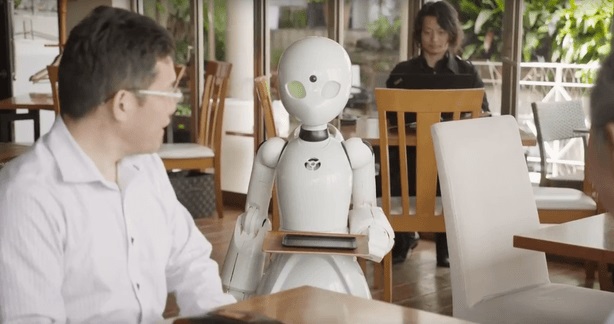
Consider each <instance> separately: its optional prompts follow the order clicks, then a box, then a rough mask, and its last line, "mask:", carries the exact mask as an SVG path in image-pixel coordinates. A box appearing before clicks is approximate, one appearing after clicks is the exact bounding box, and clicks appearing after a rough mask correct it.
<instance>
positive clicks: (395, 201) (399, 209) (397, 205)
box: [377, 196, 443, 216]
mask: <svg viewBox="0 0 614 324" xmlns="http://www.w3.org/2000/svg"><path fill="white" fill-rule="evenodd" d="M377 205H378V206H381V205H382V200H381V198H377ZM409 205H410V207H409V214H410V215H415V214H416V197H415V196H410V197H409ZM390 212H391V213H392V214H395V215H398V214H402V213H403V206H402V203H401V197H390ZM435 215H437V216H442V215H443V207H442V204H441V197H436V198H435Z"/></svg>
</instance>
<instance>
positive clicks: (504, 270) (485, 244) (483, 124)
mask: <svg viewBox="0 0 614 324" xmlns="http://www.w3.org/2000/svg"><path fill="white" fill-rule="evenodd" d="M432 134H433V144H434V146H435V156H436V160H437V168H438V171H439V180H440V185H441V193H442V200H443V208H444V217H445V223H446V232H447V234H448V246H449V253H450V265H451V269H450V273H451V281H452V299H453V315H454V317H458V318H462V319H465V320H470V321H475V322H478V323H603V322H604V321H605V320H606V318H607V316H608V314H609V312H610V311H611V310H612V309H614V294H612V293H609V292H603V291H599V290H592V289H588V288H583V287H576V286H571V285H563V284H554V283H551V282H550V280H549V277H548V269H547V267H546V258H545V255H544V253H541V252H534V251H527V250H522V249H517V248H514V247H513V245H512V236H513V234H516V233H522V232H527V231H530V230H532V229H535V228H537V227H539V226H540V224H539V218H538V214H537V207H536V204H535V198H534V196H533V190H532V188H531V183H530V181H529V177H528V170H527V166H526V162H525V160H524V152H523V149H522V144H521V141H520V136H519V133H518V125H517V122H516V120H515V119H514V118H513V117H511V116H500V117H492V118H478V119H473V120H462V121H453V122H446V123H438V124H435V125H433V127H432Z"/></svg>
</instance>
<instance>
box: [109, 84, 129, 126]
mask: <svg viewBox="0 0 614 324" xmlns="http://www.w3.org/2000/svg"><path fill="white" fill-rule="evenodd" d="M131 99H132V97H131V94H130V92H128V91H126V90H119V91H117V92H116V93H115V95H114V96H113V99H112V100H111V102H112V103H111V106H112V107H111V112H112V115H113V117H114V118H115V120H117V121H124V120H126V119H127V118H128V116H129V115H130V114H129V113H130V108H131V107H132V104H131V102H132V100H131Z"/></svg>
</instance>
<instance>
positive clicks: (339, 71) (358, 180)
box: [222, 37, 394, 300]
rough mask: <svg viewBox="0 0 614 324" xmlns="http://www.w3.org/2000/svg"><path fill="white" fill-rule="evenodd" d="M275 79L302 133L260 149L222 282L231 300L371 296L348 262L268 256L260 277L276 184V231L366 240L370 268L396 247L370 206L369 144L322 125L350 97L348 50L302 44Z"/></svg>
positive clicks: (325, 42)
mask: <svg viewBox="0 0 614 324" xmlns="http://www.w3.org/2000/svg"><path fill="white" fill-rule="evenodd" d="M279 82H280V89H279V90H280V93H281V100H282V103H283V105H284V107H285V108H286V110H287V111H288V113H290V115H292V116H294V117H296V118H297V119H298V120H299V121H300V122H301V126H300V127H298V128H297V130H296V131H295V132H294V133H295V135H294V136H291V138H290V139H288V140H285V139H282V138H278V137H276V138H271V139H269V140H267V141H265V142H264V143H263V144H262V145H261V146H260V148H259V149H258V153H257V155H256V158H255V160H254V166H253V169H252V173H251V179H250V183H249V188H248V192H247V203H246V207H245V212H244V213H243V214H241V215H240V216H239V218H238V220H237V224H236V226H235V231H234V234H233V238H232V240H231V242H230V246H229V248H228V252H227V255H226V259H225V262H224V265H223V268H222V282H223V285H224V287H225V289H227V290H228V291H229V292H230V293H231V294H233V295H234V296H235V297H236V298H237V299H238V300H243V299H245V298H248V297H250V296H251V295H253V294H257V295H263V294H270V293H274V292H277V291H281V290H286V289H290V288H294V287H298V286H302V285H311V286H316V287H320V288H324V289H328V290H333V291H337V292H342V293H348V294H352V295H355V296H360V297H365V298H370V297H371V293H370V290H369V287H368V285H367V281H366V278H365V276H364V274H363V272H362V270H361V268H360V266H359V264H358V262H357V260H356V257H354V256H347V255H330V254H275V255H273V257H272V258H271V260H270V263H269V264H268V267H267V269H266V271H264V273H263V270H264V269H263V267H264V260H265V254H264V253H263V252H262V244H263V240H264V237H265V235H266V233H267V232H268V231H269V230H270V229H271V224H270V221H269V219H268V207H269V201H270V198H271V191H272V187H273V181H276V184H277V193H278V198H279V199H278V200H279V208H280V215H281V216H280V230H281V231H301V232H318V233H344V234H347V233H351V234H365V235H367V236H368V242H369V244H368V246H369V256H368V257H367V258H368V259H370V260H373V261H376V262H379V261H380V260H381V259H382V258H383V257H384V255H385V254H386V253H388V251H390V249H391V248H392V245H393V243H394V232H393V230H392V227H391V226H390V223H389V222H388V219H387V218H386V215H384V212H383V211H382V209H381V208H379V207H378V206H377V204H376V198H375V167H374V155H373V152H372V150H371V147H370V146H369V145H368V144H365V143H364V142H363V141H362V140H361V139H360V138H351V139H348V140H346V141H344V140H343V138H342V137H341V136H340V135H338V132H336V129H334V128H332V126H331V125H329V124H328V122H329V121H331V120H332V119H333V118H335V117H336V116H338V115H339V114H340V113H341V112H342V111H343V108H344V107H345V104H346V103H347V101H348V98H349V95H350V89H351V62H350V58H349V56H348V54H347V53H346V51H345V50H344V49H343V47H342V46H341V45H339V44H338V43H336V42H335V41H333V40H331V39H328V38H324V37H307V38H304V39H301V40H299V41H297V42H295V43H293V44H292V45H290V47H288V48H287V49H286V51H285V52H284V53H283V55H282V57H281V60H280V63H279ZM331 130H332V132H331ZM333 132H335V133H337V134H333ZM350 208H351V209H350Z"/></svg>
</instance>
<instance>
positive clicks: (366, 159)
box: [344, 138, 394, 262]
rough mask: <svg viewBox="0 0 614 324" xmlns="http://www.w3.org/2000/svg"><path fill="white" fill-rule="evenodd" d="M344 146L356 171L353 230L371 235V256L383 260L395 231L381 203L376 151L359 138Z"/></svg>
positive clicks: (353, 197) (354, 177)
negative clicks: (376, 184)
mask: <svg viewBox="0 0 614 324" xmlns="http://www.w3.org/2000/svg"><path fill="white" fill-rule="evenodd" d="M344 145H345V148H346V151H347V154H348V158H349V160H350V163H351V164H352V171H353V179H352V186H353V187H352V209H351V210H350V213H349V223H350V224H349V225H350V233H352V234H365V235H367V236H368V238H369V256H368V257H367V259H369V260H372V261H375V262H380V261H381V260H382V258H383V257H384V256H385V255H386V253H388V252H389V251H390V249H392V246H393V245H394V231H393V229H392V226H390V223H389V222H388V218H387V217H386V215H385V214H384V211H383V210H382V209H381V208H380V207H378V206H377V200H376V198H375V161H374V155H373V151H372V150H371V147H370V146H369V145H368V144H366V143H364V142H362V140H361V139H359V138H351V139H349V140H347V141H345V142H344Z"/></svg>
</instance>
